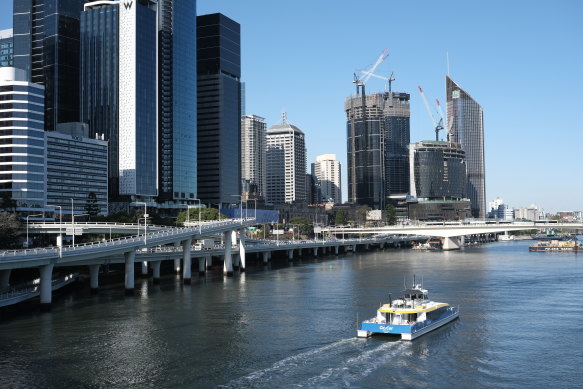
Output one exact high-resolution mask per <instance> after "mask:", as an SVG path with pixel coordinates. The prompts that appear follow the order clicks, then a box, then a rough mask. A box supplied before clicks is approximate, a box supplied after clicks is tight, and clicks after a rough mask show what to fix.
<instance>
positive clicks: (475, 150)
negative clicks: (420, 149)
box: [445, 76, 487, 218]
mask: <svg viewBox="0 0 583 389" xmlns="http://www.w3.org/2000/svg"><path fill="white" fill-rule="evenodd" d="M445 87H446V94H447V96H446V97H447V127H448V128H447V131H448V134H449V136H450V140H451V141H452V142H457V143H460V144H461V147H462V150H464V152H465V153H466V169H467V195H468V197H469V199H470V201H471V203H472V216H473V217H475V218H485V217H486V212H487V209H486V173H485V167H484V166H485V165H484V113H483V110H482V107H481V106H480V105H479V104H478V103H477V102H476V101H475V100H474V99H472V97H471V96H470V95H469V94H468V93H467V92H466V91H465V90H463V89H462V88H460V86H459V85H458V84H457V83H456V82H455V81H453V80H452V79H451V78H450V77H449V76H446V77H445Z"/></svg>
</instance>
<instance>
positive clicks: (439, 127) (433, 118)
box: [417, 85, 443, 141]
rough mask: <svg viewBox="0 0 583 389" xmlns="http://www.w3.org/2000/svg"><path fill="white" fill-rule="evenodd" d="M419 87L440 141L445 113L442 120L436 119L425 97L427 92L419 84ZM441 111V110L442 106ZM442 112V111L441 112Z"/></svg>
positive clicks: (436, 138)
mask: <svg viewBox="0 0 583 389" xmlns="http://www.w3.org/2000/svg"><path fill="white" fill-rule="evenodd" d="M417 88H419V93H420V94H421V97H422V98H423V103H425V109H427V113H428V114H429V117H430V118H431V121H432V122H433V126H434V127H435V140H436V141H439V131H440V130H443V115H442V118H441V120H440V121H439V123H438V122H437V121H436V120H435V116H433V113H431V109H430V108H429V103H428V102H427V98H426V97H425V93H423V89H421V86H419V85H418V86H417ZM437 104H438V105H439V101H437ZM439 109H440V111H441V106H440V108H439ZM440 114H441V112H440Z"/></svg>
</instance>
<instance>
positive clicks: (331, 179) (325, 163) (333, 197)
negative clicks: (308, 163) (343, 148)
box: [312, 154, 342, 203]
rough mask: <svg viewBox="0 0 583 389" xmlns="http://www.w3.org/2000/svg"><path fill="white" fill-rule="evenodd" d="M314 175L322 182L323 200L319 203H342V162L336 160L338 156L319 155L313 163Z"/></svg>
mask: <svg viewBox="0 0 583 389" xmlns="http://www.w3.org/2000/svg"><path fill="white" fill-rule="evenodd" d="M312 175H314V176H316V177H317V178H318V181H319V182H320V190H321V192H322V198H320V199H318V203H321V202H329V201H332V202H334V203H342V191H341V188H342V186H341V178H340V162H339V161H337V160H336V154H322V155H318V156H317V157H316V162H314V163H312Z"/></svg>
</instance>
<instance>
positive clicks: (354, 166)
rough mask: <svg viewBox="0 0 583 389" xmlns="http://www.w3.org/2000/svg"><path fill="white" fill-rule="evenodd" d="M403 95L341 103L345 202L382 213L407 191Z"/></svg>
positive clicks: (405, 96) (406, 111)
mask: <svg viewBox="0 0 583 389" xmlns="http://www.w3.org/2000/svg"><path fill="white" fill-rule="evenodd" d="M409 100H410V95H409V94H407V93H398V92H385V93H373V94H370V95H368V96H366V98H364V99H363V97H362V96H358V95H357V96H352V97H349V98H348V99H346V100H345V102H344V109H345V111H346V119H347V139H348V144H347V151H348V201H349V202H351V203H356V204H366V205H369V206H370V207H372V208H374V209H384V207H385V205H386V204H387V202H388V200H389V198H390V197H391V196H393V195H404V194H406V193H407V191H408V187H409V156H408V151H407V147H408V145H409V139H410V126H409V116H410V113H409Z"/></svg>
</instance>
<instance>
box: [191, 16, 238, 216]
mask: <svg viewBox="0 0 583 389" xmlns="http://www.w3.org/2000/svg"><path fill="white" fill-rule="evenodd" d="M240 30H241V26H240V25H239V23H237V22H235V21H233V20H231V19H229V18H228V17H226V16H224V15H222V14H210V15H202V16H198V17H197V26H196V39H197V58H196V60H197V80H198V81H197V107H198V113H197V120H198V134H197V142H198V143H197V149H198V166H197V167H198V177H197V180H198V187H197V189H198V196H199V198H200V199H201V200H202V202H203V203H211V204H213V203H214V204H216V203H232V202H236V201H238V200H237V198H236V197H233V196H238V195H240V194H241V83H240V77H241V31H240Z"/></svg>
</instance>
